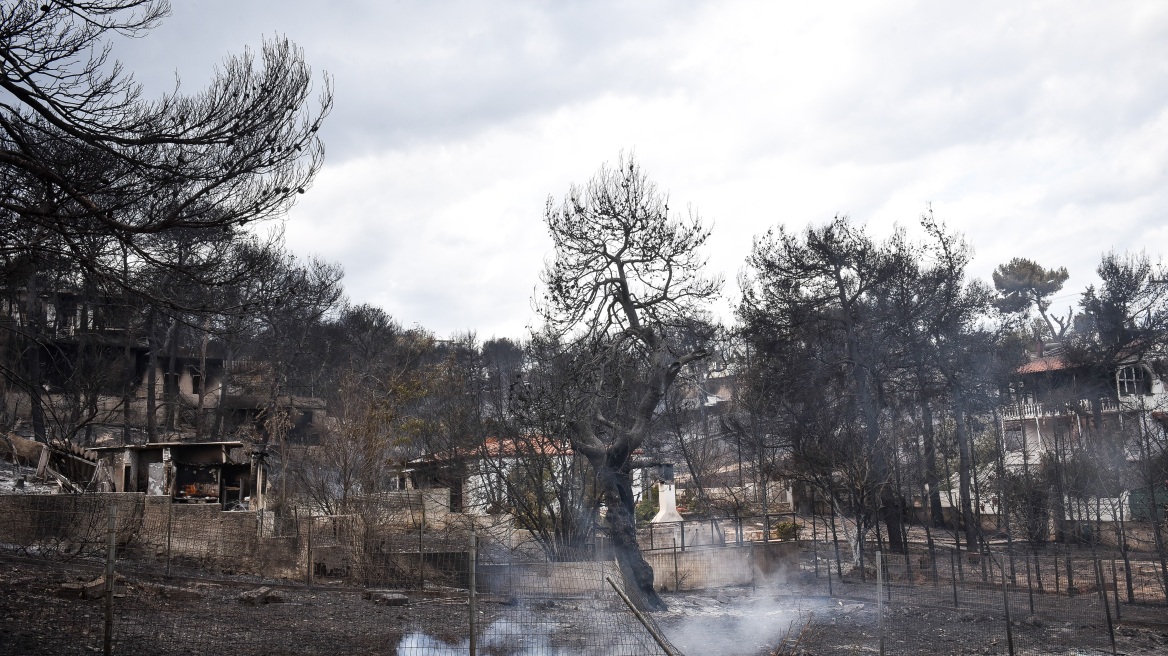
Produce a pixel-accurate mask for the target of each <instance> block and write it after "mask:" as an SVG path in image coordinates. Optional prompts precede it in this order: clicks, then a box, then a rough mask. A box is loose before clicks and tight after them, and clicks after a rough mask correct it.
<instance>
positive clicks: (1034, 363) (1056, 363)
mask: <svg viewBox="0 0 1168 656" xmlns="http://www.w3.org/2000/svg"><path fill="white" fill-rule="evenodd" d="M1070 368H1071V363H1070V362H1068V361H1067V359H1066V358H1064V357H1063V356H1061V355H1052V356H1048V357H1045V358H1036V359H1034V360H1031V361H1030V362H1027V363H1026V364H1024V365H1022V366H1021V367H1018V373H1020V374H1038V373H1042V372H1044V371H1059V370H1061V369H1070Z"/></svg>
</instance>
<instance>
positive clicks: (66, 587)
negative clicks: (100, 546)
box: [57, 574, 126, 599]
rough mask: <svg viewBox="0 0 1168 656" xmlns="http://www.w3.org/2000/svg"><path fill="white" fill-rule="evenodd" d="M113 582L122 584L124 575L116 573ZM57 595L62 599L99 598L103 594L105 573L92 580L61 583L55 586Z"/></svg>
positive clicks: (124, 578)
mask: <svg viewBox="0 0 1168 656" xmlns="http://www.w3.org/2000/svg"><path fill="white" fill-rule="evenodd" d="M114 582H115V584H117V583H120V584H123V585H124V584H125V582H126V577H124V576H122V575H121V574H116V575H115V576H114ZM57 596H58V597H61V598H62V599H101V598H102V597H103V596H105V575H104V574H102V575H101V576H99V577H97V578H95V579H93V580H92V581H81V582H78V583H62V584H61V585H60V586H59V587H58V588H57Z"/></svg>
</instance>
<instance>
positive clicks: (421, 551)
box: [418, 491, 426, 590]
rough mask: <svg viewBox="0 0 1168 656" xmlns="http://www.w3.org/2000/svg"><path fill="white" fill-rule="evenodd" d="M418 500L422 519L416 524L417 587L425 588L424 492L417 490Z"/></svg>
mask: <svg viewBox="0 0 1168 656" xmlns="http://www.w3.org/2000/svg"><path fill="white" fill-rule="evenodd" d="M418 500H419V501H420V502H421V506H422V521H421V523H419V524H418V589H419V590H425V589H426V551H425V545H424V544H423V543H422V538H423V535H422V534H423V532H424V531H425V530H426V494H425V493H424V492H421V491H419V492H418Z"/></svg>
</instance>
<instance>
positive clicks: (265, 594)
mask: <svg viewBox="0 0 1168 656" xmlns="http://www.w3.org/2000/svg"><path fill="white" fill-rule="evenodd" d="M283 601H284V598H283V597H282V596H280V594H279V593H277V592H275V591H274V590H272V589H271V588H269V587H268V586H266V585H265V586H262V587H259V588H256V589H254V590H247V591H246V592H241V593H239V603H241V604H243V605H245V606H262V605H264V604H278V603H281V602H283Z"/></svg>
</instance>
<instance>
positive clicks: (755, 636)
mask: <svg viewBox="0 0 1168 656" xmlns="http://www.w3.org/2000/svg"><path fill="white" fill-rule="evenodd" d="M669 603H670V610H669V612H668V613H663V614H662V615H660V616H659V619H660V620H662V623H663V624H665V625H666V628H665V633H666V635H667V636H668V638H669V640H670V641H671V642H672V643H673V644H675V645H676V646H677V648H678V649H680V650H681V651H682V653H685V654H720V655H722V656H739V655H741V656H753V655H754V654H759V653H769V652H770V651H771V649H773V648H774V647H775V646H777V645H778V644H779V642H780V641H782V639H783V637H784V636H785V635H786V634H787V631H788V630H789V629H790V627H791V626H792V625H794V624H799V625H801V624H802V623H803V619H804V618H803V617H802V616H801V615H800V613H799V611H797V610H795V609H794V608H792V606H791V603H790V600H786V601H782V602H780V601H777V600H774V599H771V598H767V597H762V596H758V597H739V598H729V597H727V596H725V595H722V594H719V595H717V596H716V597H699V596H688V595H687V596H686V597H685V598H679V597H673V598H671V599H669Z"/></svg>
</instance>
